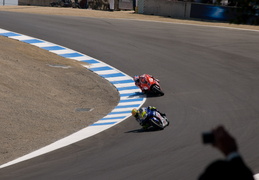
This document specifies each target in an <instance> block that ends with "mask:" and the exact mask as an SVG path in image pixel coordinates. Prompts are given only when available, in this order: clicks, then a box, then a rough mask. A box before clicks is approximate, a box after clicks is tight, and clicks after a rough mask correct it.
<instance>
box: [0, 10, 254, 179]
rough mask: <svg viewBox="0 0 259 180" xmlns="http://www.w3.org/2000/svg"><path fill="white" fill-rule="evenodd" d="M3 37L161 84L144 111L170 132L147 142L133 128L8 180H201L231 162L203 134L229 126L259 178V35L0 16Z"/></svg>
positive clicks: (44, 160) (41, 160)
mask: <svg viewBox="0 0 259 180" xmlns="http://www.w3.org/2000/svg"><path fill="white" fill-rule="evenodd" d="M0 14H1V20H0V28H3V29H7V30H10V31H14V32H17V33H21V34H25V35H29V36H32V37H35V38H39V39H43V40H46V41H49V42H53V43H56V44H59V45H62V46H65V47H68V48H71V49H74V50H76V51H79V52H81V53H84V54H87V55H89V56H92V57H94V58H97V59H99V60H101V61H104V62H106V63H108V64H110V65H112V66H114V67H115V68H117V69H119V70H121V71H123V72H125V73H126V74H128V75H130V76H133V75H136V74H142V73H150V74H152V75H154V76H155V77H157V78H158V79H160V81H161V86H162V88H163V90H164V92H165V96H163V97H155V98H148V99H147V101H146V103H145V106H148V105H153V106H156V107H157V108H158V109H159V110H160V111H162V112H165V113H166V114H167V116H168V119H169V120H170V122H171V123H170V126H168V127H167V128H166V129H164V130H163V131H156V132H142V131H139V129H140V126H139V125H138V124H137V123H136V121H135V120H134V119H133V118H128V119H127V120H126V121H124V122H122V123H120V124H119V125H117V126H115V127H113V128H111V129H109V130H106V131H104V132H102V133H100V134H98V135H95V136H93V137H91V138H88V139H86V140H83V141H81V142H79V143H76V144H73V145H71V146H68V147H66V148H62V149H60V150H57V151H54V152H51V153H49V154H46V155H43V156H40V157H37V158H34V159H31V160H28V161H26V162H22V163H19V164H16V165H13V166H10V167H7V168H4V169H0V179H5V180H7V179H16V180H17V179H26V180H28V179H33V180H35V179H37V180H38V179H48V180H57V179H62V180H69V179H76V180H81V179H82V180H83V179H91V180H92V179H93V180H96V179H98V180H100V179H123V180H125V179H134V180H144V179H177V180H191V179H197V177H198V176H199V174H200V173H201V172H202V171H203V170H204V168H205V167H206V165H208V163H210V162H211V161H213V160H215V159H217V158H223V156H222V155H221V154H220V153H219V152H218V151H217V150H215V149H213V148H212V147H211V146H204V145H203V144H202V143H201V133H202V132H204V131H208V130H210V129H211V128H213V127H215V126H217V125H219V124H223V125H224V126H225V127H226V128H227V129H228V130H229V131H230V133H231V134H233V135H234V136H235V137H236V138H237V141H238V144H239V149H240V153H241V154H242V155H243V157H244V159H245V161H246V163H247V165H248V166H249V167H251V169H252V170H253V172H254V173H258V172H259V153H258V152H259V143H258V142H259V133H258V129H259V93H258V92H259V51H258V47H259V36H258V33H259V32H257V31H245V30H234V29H226V28H215V27H207V26H192V25H184V24H173V23H159V22H144V21H133V20H119V19H101V18H99V19H98V18H86V17H68V16H49V15H36V14H35V15H32V14H22V13H10V12H1V13H0Z"/></svg>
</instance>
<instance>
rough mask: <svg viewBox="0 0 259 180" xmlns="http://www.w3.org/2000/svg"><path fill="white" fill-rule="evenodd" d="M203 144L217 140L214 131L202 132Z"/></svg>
mask: <svg viewBox="0 0 259 180" xmlns="http://www.w3.org/2000/svg"><path fill="white" fill-rule="evenodd" d="M202 142H203V144H213V143H214V142H215V138H214V134H213V133H212V132H204V133H202Z"/></svg>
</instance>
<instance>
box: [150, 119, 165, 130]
mask: <svg viewBox="0 0 259 180" xmlns="http://www.w3.org/2000/svg"><path fill="white" fill-rule="evenodd" d="M150 122H151V123H152V126H153V127H154V128H156V129H159V130H163V129H164V126H163V124H162V122H161V121H160V120H159V123H158V122H157V121H155V120H154V119H150Z"/></svg>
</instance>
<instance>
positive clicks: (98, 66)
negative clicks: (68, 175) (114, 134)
mask: <svg viewBox="0 0 259 180" xmlns="http://www.w3.org/2000/svg"><path fill="white" fill-rule="evenodd" d="M0 36H5V37H8V38H11V39H16V40H19V41H21V42H25V43H28V44H31V45H34V46H37V47H39V48H42V49H45V50H47V51H49V52H52V53H55V54H57V55H59V56H62V57H65V58H68V59H73V60H77V61H80V62H86V63H87V65H82V66H84V67H86V68H87V69H89V70H91V71H93V72H95V73H96V74H98V75H99V76H101V77H103V78H104V79H106V80H108V81H109V82H110V83H112V84H113V85H114V86H115V87H116V88H117V90H118V92H119V95H120V101H119V104H118V105H117V106H116V107H115V108H114V109H113V110H112V111H111V112H110V113H109V114H108V115H106V116H105V117H103V118H102V119H100V120H98V121H97V122H95V123H94V124H92V125H90V126H88V127H86V128H84V129H82V130H80V131H78V132H76V133H73V134H71V135H69V136H67V137H65V138H63V139H60V140H58V141H56V142H54V143H52V144H50V145H48V146H45V147H43V148H41V149H39V150H36V151H34V152H32V153H29V154H27V155H25V156H22V157H20V158H18V159H15V160H13V161H11V162H8V163H6V164H3V165H1V166H0V168H4V167H6V166H10V165H13V164H16V163H19V162H22V161H25V160H28V159H31V158H34V157H36V156H40V155H42V154H45V153H48V152H51V151H54V150H57V149H59V148H62V147H65V146H68V145H70V144H73V143H76V142H78V141H81V140H83V139H86V138H88V137H90V136H93V135H95V134H97V133H99V132H101V131H104V130H106V129H108V128H110V127H112V126H114V125H116V124H118V123H120V122H122V121H123V120H125V119H126V118H128V117H129V116H131V110H132V109H133V108H139V107H141V106H142V104H143V103H144V102H145V100H146V98H145V96H144V95H143V94H142V93H141V91H140V89H139V88H137V87H136V86H135V84H134V81H133V79H132V78H131V77H130V76H128V75H127V74H125V73H123V72H121V71H119V70H118V69H116V68H114V67H112V66H110V65H108V64H106V63H104V62H102V61H99V60H97V59H94V58H92V57H90V56H87V55H84V54H82V53H80V52H76V51H74V50H72V49H68V48H66V47H63V46H59V45H57V44H53V43H50V42H47V41H44V40H41V39H35V38H33V37H30V36H26V35H22V34H18V33H15V32H11V31H7V30H4V29H0Z"/></svg>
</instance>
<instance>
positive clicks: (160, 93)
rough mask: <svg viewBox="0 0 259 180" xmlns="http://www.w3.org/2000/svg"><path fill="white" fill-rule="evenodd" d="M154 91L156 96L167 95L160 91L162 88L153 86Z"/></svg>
mask: <svg viewBox="0 0 259 180" xmlns="http://www.w3.org/2000/svg"><path fill="white" fill-rule="evenodd" d="M152 91H153V92H154V93H155V94H158V95H160V96H163V95H165V93H164V92H163V91H162V90H161V89H160V87H159V86H158V85H154V86H152Z"/></svg>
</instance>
